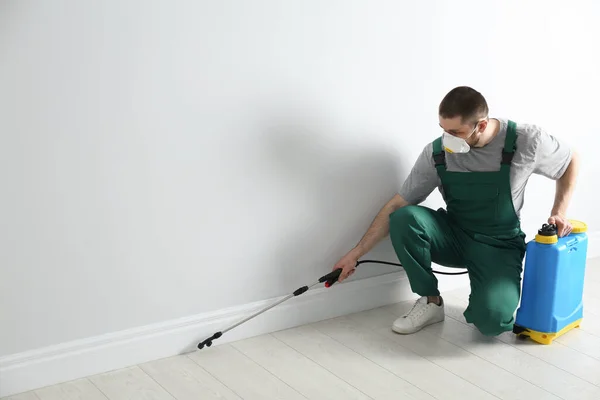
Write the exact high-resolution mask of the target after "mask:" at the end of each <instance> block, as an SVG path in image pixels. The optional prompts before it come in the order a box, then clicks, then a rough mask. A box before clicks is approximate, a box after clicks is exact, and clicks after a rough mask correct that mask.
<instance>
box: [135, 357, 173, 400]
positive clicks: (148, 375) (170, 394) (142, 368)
mask: <svg viewBox="0 0 600 400" xmlns="http://www.w3.org/2000/svg"><path fill="white" fill-rule="evenodd" d="M138 368H139V369H140V371H142V372H143V373H144V374H145V375H146V376H147V377H148V378H150V379H151V380H153V381H154V382H155V383H156V384H157V385H158V386H160V387H161V388H162V389H163V390H164V391H165V392H166V393H168V394H169V396H171V397H172V398H173V400H177V397H176V396H175V395H174V394H173V393H171V392H170V391H169V390H168V389H167V388H166V387H164V386H163V385H162V384H161V383H160V382H159V381H157V380H156V379H154V377H153V376H152V375H151V374H149V373H148V372H147V371H146V370H145V369H144V367H143V366H141V365H139V366H138Z"/></svg>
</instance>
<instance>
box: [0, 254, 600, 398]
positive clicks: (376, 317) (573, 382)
mask: <svg viewBox="0 0 600 400" xmlns="http://www.w3.org/2000/svg"><path fill="white" fill-rule="evenodd" d="M598 293H600V259H596V260H591V261H590V262H589V263H588V271H587V275H586V285H585V295H584V299H585V300H584V302H585V309H584V320H583V322H582V324H581V328H579V329H575V330H572V331H570V332H568V333H567V334H566V335H564V336H562V337H560V338H558V339H557V340H555V341H554V343H552V344H551V345H549V346H544V345H540V344H537V343H534V342H532V341H531V340H526V339H525V340H523V339H518V338H516V336H515V335H514V334H512V333H510V332H507V333H505V334H502V335H500V336H498V337H494V338H488V337H485V336H483V335H482V334H480V333H479V331H478V330H477V329H476V328H475V327H474V326H472V325H470V324H467V323H466V321H465V320H464V316H463V314H462V313H463V311H464V309H465V307H466V306H467V304H468V297H469V288H468V287H466V288H463V289H457V290H453V291H451V292H447V293H443V296H444V301H445V309H446V320H445V321H444V322H442V323H439V324H435V325H432V326H429V327H427V328H425V329H424V330H422V331H421V332H418V333H417V334H413V335H398V334H396V333H394V332H393V331H392V330H391V328H390V326H391V324H392V322H393V321H394V319H395V318H397V317H398V316H399V315H401V314H402V313H403V312H404V311H405V310H406V309H407V308H408V307H410V306H411V305H412V303H411V302H404V303H398V304H393V305H391V306H386V307H381V308H377V309H373V310H368V311H363V312H360V313H356V314H351V315H348V316H343V317H338V318H333V319H329V320H325V321H321V322H318V323H314V324H310V325H305V326H301V327H298V328H293V329H287V330H283V331H279V332H275V333H272V334H269V335H261V336H257V337H254V338H250V339H245V340H241V341H237V342H232V343H228V344H223V345H218V344H217V345H216V347H212V348H206V349H204V350H201V351H197V352H194V353H190V354H188V355H182V356H177V357H171V358H167V359H163V360H157V361H153V362H149V363H145V364H142V365H139V366H136V367H131V368H125V369H122V370H118V371H112V372H109V373H105V374H101V375H96V376H92V377H89V378H87V379H80V380H77V381H73V382H67V383H64V384H60V385H55V386H51V387H47V388H42V389H38V390H36V391H33V392H28V393H23V394H20V395H16V396H12V397H8V398H6V399H4V400H8V399H10V400H58V399H61V400H75V399H86V400H87V399H89V400H121V399H128V400H137V399H139V400H165V399H168V400H173V399H177V400H191V399H203V400H204V399H206V400H213V399H221V400H239V399H244V400H255V399H256V400H259V399H260V400H269V399H283V400H287V399H290V400H296V399H332V400H335V399H418V400H421V399H423V400H425V399H427V400H430V399H437V400H458V399H464V398H467V399H476V400H494V399H506V400H519V399H523V400H525V399H527V400H530V399H532V398H533V399H536V400H550V399H551V400H557V399H563V400H571V399H573V400H575V399H577V400H580V399H584V400H586V399H590V400H592V399H593V400H598V399H600V372H599V371H600V295H598Z"/></svg>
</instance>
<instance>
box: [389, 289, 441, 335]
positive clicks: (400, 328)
mask: <svg viewBox="0 0 600 400" xmlns="http://www.w3.org/2000/svg"><path fill="white" fill-rule="evenodd" d="M443 320H444V301H443V300H442V305H440V306H438V305H437V304H435V303H427V297H421V298H420V299H419V300H417V301H416V302H415V305H414V306H413V307H412V308H411V309H410V311H409V312H407V313H406V314H404V315H403V316H402V317H400V318H398V319H397V320H395V321H394V324H393V325H392V330H393V331H394V332H396V333H402V334H408V333H415V332H417V331H419V330H421V329H422V328H424V327H426V326H427V325H431V324H435V323H438V322H442V321H443Z"/></svg>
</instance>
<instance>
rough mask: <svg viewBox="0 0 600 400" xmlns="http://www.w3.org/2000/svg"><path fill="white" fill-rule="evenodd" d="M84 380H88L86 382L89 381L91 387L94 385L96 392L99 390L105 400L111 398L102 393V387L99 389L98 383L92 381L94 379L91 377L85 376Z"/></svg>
mask: <svg viewBox="0 0 600 400" xmlns="http://www.w3.org/2000/svg"><path fill="white" fill-rule="evenodd" d="M85 380H86V381H88V382H89V383H90V385H92V386H93V387H95V388H96V389H98V392H100V394H101V395H102V396H104V398H105V399H106V400H111V399H110V397H108V395H107V394H106V393H104V392H103V391H102V389H100V388H99V387H98V385H96V384H95V383H94V381H92V380H91V379H88V378H85Z"/></svg>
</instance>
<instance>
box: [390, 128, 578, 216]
mask: <svg viewBox="0 0 600 400" xmlns="http://www.w3.org/2000/svg"><path fill="white" fill-rule="evenodd" d="M496 119H497V120H498V121H500V129H499V131H498V134H497V135H496V137H495V138H494V139H493V140H492V141H491V142H490V143H488V144H487V145H485V146H483V147H480V148H471V150H470V151H469V152H468V153H464V154H454V153H446V168H447V169H448V171H458V172H478V171H498V170H499V169H500V161H501V159H502V149H503V148H504V139H505V138H506V128H507V122H508V121H507V120H506V119H501V118H496ZM516 145H517V149H516V151H515V155H514V157H513V160H512V164H511V167H510V168H511V171H510V185H511V191H512V199H513V204H514V207H515V210H516V211H517V215H520V211H521V208H522V207H523V199H524V195H525V186H526V185H527V180H528V179H529V177H530V176H531V174H539V175H542V176H545V177H547V178H550V179H555V180H556V179H559V178H560V177H561V176H562V175H563V173H564V172H565V170H566V169H567V167H568V166H569V163H570V161H571V155H572V150H571V148H570V147H569V146H567V145H566V143H564V142H562V141H560V140H558V139H557V138H556V137H554V136H552V135H550V134H548V133H547V132H546V131H544V130H543V129H542V128H540V127H539V126H536V125H530V124H519V123H518V122H517V143H516ZM432 152H433V142H430V143H429V144H427V145H426V146H425V148H424V149H423V151H422V152H421V154H420V155H419V157H418V159H417V161H416V162H415V165H414V166H413V168H412V170H411V172H410V174H409V175H408V177H407V178H406V181H405V182H404V184H403V185H402V188H401V189H400V192H399V194H400V196H402V197H403V198H404V199H405V200H406V201H407V202H408V203H410V204H419V203H421V202H423V201H424V200H425V199H426V198H427V197H428V196H429V195H430V194H431V192H433V190H434V189H435V188H436V187H437V188H438V190H439V191H440V193H441V194H442V197H444V191H443V188H442V186H441V181H440V178H439V176H438V174H437V170H436V169H435V166H434V161H433V157H432Z"/></svg>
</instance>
